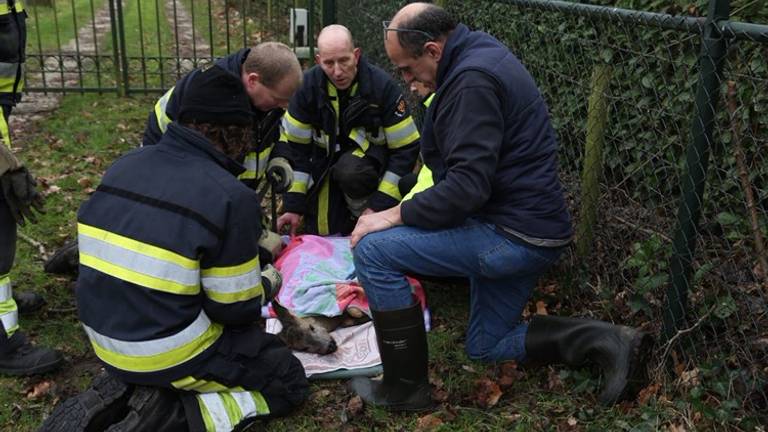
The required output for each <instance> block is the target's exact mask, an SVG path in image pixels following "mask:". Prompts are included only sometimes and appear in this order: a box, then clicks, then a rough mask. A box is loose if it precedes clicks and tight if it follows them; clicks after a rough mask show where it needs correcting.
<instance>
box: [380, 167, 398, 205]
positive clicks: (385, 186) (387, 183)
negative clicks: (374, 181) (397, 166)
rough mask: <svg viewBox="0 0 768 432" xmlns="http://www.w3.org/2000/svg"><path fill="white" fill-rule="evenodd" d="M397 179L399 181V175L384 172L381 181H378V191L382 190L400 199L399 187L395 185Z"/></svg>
mask: <svg viewBox="0 0 768 432" xmlns="http://www.w3.org/2000/svg"><path fill="white" fill-rule="evenodd" d="M399 181H400V176H399V175H397V174H395V173H393V172H390V171H387V172H386V173H384V177H382V179H381V183H379V192H382V193H384V194H386V195H389V196H391V197H392V198H394V199H396V200H398V201H400V199H401V198H402V196H401V195H400V188H398V187H397V183H398V182H399Z"/></svg>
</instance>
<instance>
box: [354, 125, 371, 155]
mask: <svg viewBox="0 0 768 432" xmlns="http://www.w3.org/2000/svg"><path fill="white" fill-rule="evenodd" d="M349 139H351V140H352V141H354V142H356V143H357V145H358V146H360V148H361V149H362V150H363V151H368V147H370V146H371V143H369V142H368V138H366V136H365V129H364V128H361V127H360V128H354V129H352V131H351V132H350V133H349Z"/></svg>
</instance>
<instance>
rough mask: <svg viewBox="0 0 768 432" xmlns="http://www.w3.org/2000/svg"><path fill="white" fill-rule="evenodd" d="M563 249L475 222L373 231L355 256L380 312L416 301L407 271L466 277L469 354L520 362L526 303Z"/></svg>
mask: <svg viewBox="0 0 768 432" xmlns="http://www.w3.org/2000/svg"><path fill="white" fill-rule="evenodd" d="M562 250H563V248H543V247H537V246H532V245H527V244H524V243H522V242H515V241H512V240H510V239H508V238H507V237H505V236H503V235H501V234H499V233H498V232H497V231H496V230H495V228H494V226H493V225H491V224H487V223H481V222H477V221H472V220H470V221H468V222H466V223H465V224H464V225H461V226H459V227H456V228H451V229H444V230H424V229H420V228H414V227H408V226H399V227H394V228H390V229H388V230H384V231H379V232H375V233H371V234H368V235H366V236H365V237H363V238H362V240H360V242H359V243H358V244H357V246H356V247H355V249H354V251H353V254H354V259H355V268H356V271H357V276H358V278H359V280H360V283H361V284H362V285H363V288H364V289H365V293H366V295H367V296H368V301H369V303H370V305H371V308H372V309H374V310H377V311H387V310H396V309H403V308H406V307H408V306H411V305H412V304H413V298H412V296H411V288H410V285H409V284H408V282H407V281H406V279H405V276H404V275H405V274H417V275H424V276H444V277H448V276H456V277H468V278H469V281H470V311H469V327H468V328H467V338H466V339H467V340H466V351H467V354H468V355H469V357H470V358H473V359H476V360H485V361H500V360H517V361H523V360H524V359H525V334H526V332H527V330H528V325H527V324H525V323H522V322H521V321H520V318H521V315H522V311H523V308H524V307H525V304H526V302H527V301H528V298H529V297H530V295H531V291H533V289H534V288H535V286H536V282H537V280H538V279H539V276H541V275H542V274H543V273H544V272H545V271H546V270H547V269H548V268H549V267H550V266H551V265H552V264H553V263H554V262H555V261H556V260H557V258H558V257H559V256H560V254H561V252H562Z"/></svg>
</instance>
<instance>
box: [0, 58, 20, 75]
mask: <svg viewBox="0 0 768 432" xmlns="http://www.w3.org/2000/svg"><path fill="white" fill-rule="evenodd" d="M18 70H19V64H18V63H5V62H0V78H13V79H16V71H18Z"/></svg>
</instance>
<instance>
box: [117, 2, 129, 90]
mask: <svg viewBox="0 0 768 432" xmlns="http://www.w3.org/2000/svg"><path fill="white" fill-rule="evenodd" d="M117 26H118V31H119V33H120V37H119V40H120V63H121V64H120V69H121V70H122V72H123V89H122V90H121V95H122V96H126V95H127V94H128V88H129V87H130V84H129V83H128V53H127V52H126V48H125V24H124V23H123V2H122V0H117Z"/></svg>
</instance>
